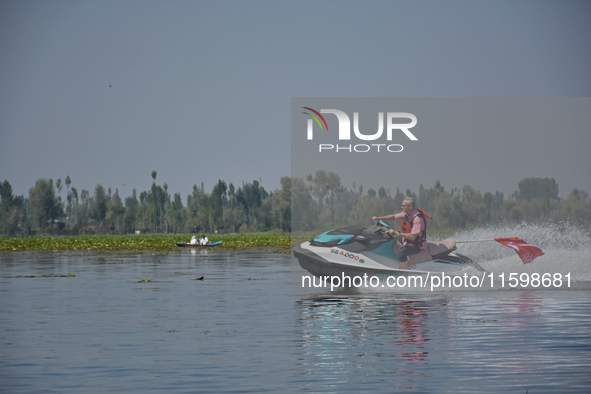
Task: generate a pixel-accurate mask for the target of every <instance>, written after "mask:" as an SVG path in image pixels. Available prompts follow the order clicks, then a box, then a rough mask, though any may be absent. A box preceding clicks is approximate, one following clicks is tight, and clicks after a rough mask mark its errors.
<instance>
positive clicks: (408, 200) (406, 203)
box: [402, 197, 415, 215]
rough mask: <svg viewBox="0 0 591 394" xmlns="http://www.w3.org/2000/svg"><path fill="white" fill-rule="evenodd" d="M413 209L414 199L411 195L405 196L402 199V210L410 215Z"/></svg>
mask: <svg viewBox="0 0 591 394" xmlns="http://www.w3.org/2000/svg"><path fill="white" fill-rule="evenodd" d="M414 210H415V199H414V198H412V197H405V198H404V200H402V212H404V213H406V214H407V215H410V214H411V213H413V212H414Z"/></svg>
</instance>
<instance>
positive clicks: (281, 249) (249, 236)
mask: <svg viewBox="0 0 591 394" xmlns="http://www.w3.org/2000/svg"><path fill="white" fill-rule="evenodd" d="M321 232H322V231H318V232H305V233H294V234H292V233H279V232H266V233H245V234H222V235H217V234H206V235H207V237H208V238H209V241H210V242H217V241H222V244H221V245H217V246H214V247H211V248H196V249H197V250H244V249H252V248H264V249H266V251H268V252H273V253H291V249H292V247H294V246H295V245H298V244H300V243H302V242H305V241H309V240H310V239H312V238H314V237H315V236H316V235H318V234H319V233H321ZM452 234H453V230H451V229H447V230H438V231H437V230H434V231H430V232H429V237H430V238H432V239H433V238H446V237H450V236H452ZM193 235H195V234H129V235H60V236H50V235H40V236H33V237H0V252H11V251H15V252H16V251H28V250H36V251H40V250H41V251H42V250H45V251H65V250H79V251H85V250H86V251H142V250H156V251H170V250H183V249H194V248H189V247H186V248H181V247H178V246H177V245H176V242H189V240H190V239H191V236H193Z"/></svg>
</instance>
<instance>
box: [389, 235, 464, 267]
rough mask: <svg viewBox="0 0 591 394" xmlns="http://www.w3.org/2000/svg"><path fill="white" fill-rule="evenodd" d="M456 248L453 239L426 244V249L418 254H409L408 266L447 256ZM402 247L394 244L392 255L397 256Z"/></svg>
mask: <svg viewBox="0 0 591 394" xmlns="http://www.w3.org/2000/svg"><path fill="white" fill-rule="evenodd" d="M455 246H456V240H455V239H453V238H446V239H444V240H443V241H438V242H427V249H425V250H421V251H420V252H419V253H416V254H411V255H410V256H408V262H409V263H410V264H418V263H424V262H425V261H431V260H433V259H434V258H435V257H437V256H438V255H441V254H447V253H449V252H451V251H452V250H453V249H454V248H455ZM401 247H402V244H401V243H399V242H396V245H394V253H396V255H397V256H398V249H400V248H401Z"/></svg>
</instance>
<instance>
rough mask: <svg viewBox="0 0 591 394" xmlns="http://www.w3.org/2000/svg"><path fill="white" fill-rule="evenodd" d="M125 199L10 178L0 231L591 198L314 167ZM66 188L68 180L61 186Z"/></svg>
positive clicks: (465, 221)
mask: <svg viewBox="0 0 591 394" xmlns="http://www.w3.org/2000/svg"><path fill="white" fill-rule="evenodd" d="M156 177H157V173H156V171H153V172H152V179H153V182H152V186H151V188H150V190H147V191H143V192H141V193H139V195H138V193H137V191H136V190H135V189H134V190H133V192H132V194H131V196H128V197H125V198H124V199H122V198H121V197H120V196H119V191H118V190H117V189H115V190H114V191H113V190H112V189H105V188H104V187H103V186H102V185H100V184H98V185H97V186H96V187H95V189H94V191H93V193H92V194H91V193H90V192H89V191H88V190H81V191H80V192H79V191H78V190H77V189H76V187H74V186H72V180H71V179H70V177H69V176H67V177H66V178H65V180H64V181H63V182H62V181H61V179H58V180H57V181H56V182H55V183H54V182H53V180H52V179H39V180H38V181H37V182H36V183H35V185H34V186H33V187H31V189H30V190H29V196H28V198H25V197H24V196H15V195H14V194H13V191H12V186H11V185H10V182H8V181H7V180H5V181H4V182H3V183H1V184H0V234H4V235H12V236H27V235H33V234H40V233H48V234H106V233H109V234H128V233H134V232H136V231H140V232H144V233H145V232H149V233H202V232H203V233H213V232H218V233H230V232H249V231H271V230H276V231H286V232H288V231H292V230H293V231H309V230H317V229H321V228H334V227H337V226H343V225H347V224H352V223H359V224H368V222H369V220H370V218H371V217H372V216H374V215H385V214H388V213H392V212H399V211H400V206H401V204H402V200H403V199H404V197H406V196H411V197H414V198H415V200H416V201H417V206H419V207H421V208H422V209H424V210H425V211H427V212H428V213H429V214H430V215H431V216H433V218H434V219H435V220H434V221H433V222H431V221H429V227H430V228H449V229H463V228H466V227H476V226H482V225H489V224H497V223H521V222H524V221H526V222H539V221H552V222H569V223H571V224H574V225H580V226H587V227H589V226H590V225H591V201H590V199H589V194H588V193H587V192H585V191H582V190H578V189H573V190H572V191H571V192H570V193H569V194H568V197H567V198H566V199H560V198H558V184H557V183H556V181H555V180H554V179H550V178H527V179H523V180H522V181H520V182H519V184H518V189H517V190H516V191H515V192H514V193H512V194H511V195H509V197H508V198H505V197H504V195H503V193H500V192H498V191H497V192H495V193H490V192H485V193H484V194H482V193H481V192H480V191H477V190H475V189H474V188H473V187H471V186H469V185H466V186H464V187H462V188H461V189H458V188H453V189H451V190H449V191H446V190H445V189H444V187H443V186H442V185H441V183H440V182H439V181H437V182H436V183H435V185H433V186H432V187H430V188H425V187H423V185H421V186H420V187H419V190H418V193H415V192H413V191H411V190H410V189H406V190H405V191H404V192H402V191H401V190H400V189H399V188H396V190H395V191H392V190H391V189H387V188H384V187H380V188H379V189H378V190H377V191H376V190H374V189H368V190H367V191H364V189H363V186H361V185H359V186H356V184H353V185H352V187H351V188H347V187H345V186H344V185H343V184H342V182H341V179H340V177H339V176H338V175H337V174H335V173H332V172H326V171H317V172H316V173H315V174H314V175H312V174H310V175H308V176H307V177H306V178H305V179H304V178H298V177H287V176H285V177H282V178H281V180H280V183H281V188H280V189H278V190H275V191H273V192H268V191H266V190H265V189H264V188H263V187H262V186H261V185H260V183H259V182H258V181H256V180H255V181H253V182H252V183H243V184H242V185H241V186H239V187H238V188H236V187H235V186H234V185H233V184H232V183H229V184H226V182H225V181H223V180H221V179H220V180H219V181H218V182H217V184H215V185H214V187H213V189H212V191H211V192H210V193H208V192H206V191H205V189H204V186H203V184H201V185H200V186H197V185H194V186H193V192H192V193H191V194H190V195H188V196H187V198H186V199H185V200H184V201H183V198H182V197H181V195H180V194H179V193H175V194H174V195H171V194H170V193H169V191H168V185H167V184H166V183H164V184H163V185H159V184H157V183H156ZM64 186H65V187H64Z"/></svg>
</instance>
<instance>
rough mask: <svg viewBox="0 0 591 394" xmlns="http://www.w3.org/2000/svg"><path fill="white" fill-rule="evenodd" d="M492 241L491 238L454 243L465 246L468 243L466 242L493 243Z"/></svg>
mask: <svg viewBox="0 0 591 394" xmlns="http://www.w3.org/2000/svg"><path fill="white" fill-rule="evenodd" d="M494 240H495V239H494V238H491V239H474V240H471V241H456V243H457V244H465V243H468V242H488V241H494Z"/></svg>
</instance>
